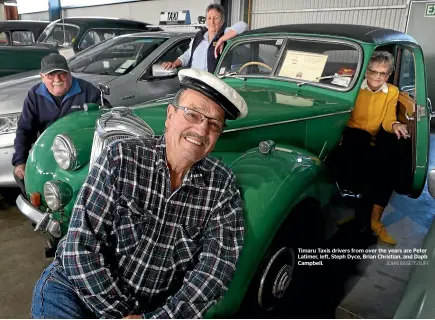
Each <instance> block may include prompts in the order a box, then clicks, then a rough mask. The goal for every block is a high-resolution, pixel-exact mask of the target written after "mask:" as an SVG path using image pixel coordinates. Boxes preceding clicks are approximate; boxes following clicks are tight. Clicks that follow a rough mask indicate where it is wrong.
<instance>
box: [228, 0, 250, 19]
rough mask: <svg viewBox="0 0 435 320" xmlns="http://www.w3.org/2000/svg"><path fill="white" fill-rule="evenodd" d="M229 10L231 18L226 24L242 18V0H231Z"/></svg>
mask: <svg viewBox="0 0 435 320" xmlns="http://www.w3.org/2000/svg"><path fill="white" fill-rule="evenodd" d="M230 10H231V12H230V14H231V18H230V21H229V22H228V23H227V25H232V24H234V23H236V22H238V21H241V20H243V0H232V1H231V8H230ZM245 22H247V21H245Z"/></svg>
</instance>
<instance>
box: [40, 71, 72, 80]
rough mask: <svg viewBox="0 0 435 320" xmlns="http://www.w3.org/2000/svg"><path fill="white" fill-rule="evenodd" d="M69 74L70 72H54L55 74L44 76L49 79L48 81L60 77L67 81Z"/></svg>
mask: <svg viewBox="0 0 435 320" xmlns="http://www.w3.org/2000/svg"><path fill="white" fill-rule="evenodd" d="M67 74H68V72H65V71H54V72H50V73H46V74H44V76H45V77H47V78H48V79H54V78H56V76H59V78H62V79H65V78H66V76H67Z"/></svg>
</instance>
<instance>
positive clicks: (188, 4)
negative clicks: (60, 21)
mask: <svg viewBox="0 0 435 320" xmlns="http://www.w3.org/2000/svg"><path fill="white" fill-rule="evenodd" d="M212 2H220V1H204V0H154V1H140V2H130V3H121V4H111V5H102V6H94V7H84V8H70V9H65V11H64V16H65V17H78V16H96V17H114V18H125V19H132V20H137V21H144V22H148V23H151V24H156V25H157V24H158V23H159V19H160V12H162V11H179V10H190V18H191V21H192V22H193V23H197V21H198V20H197V17H198V16H200V15H201V16H203V15H205V9H206V8H207V6H208V5H209V4H210V3H212Z"/></svg>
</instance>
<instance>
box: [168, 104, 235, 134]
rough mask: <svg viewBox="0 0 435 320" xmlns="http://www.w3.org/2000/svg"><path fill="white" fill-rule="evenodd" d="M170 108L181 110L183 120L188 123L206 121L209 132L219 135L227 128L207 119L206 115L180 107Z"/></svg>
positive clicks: (216, 121) (219, 122)
mask: <svg viewBox="0 0 435 320" xmlns="http://www.w3.org/2000/svg"><path fill="white" fill-rule="evenodd" d="M172 106H173V107H174V108H177V109H180V110H183V112H184V118H185V119H186V120H187V121H189V122H190V123H194V124H200V123H201V122H203V121H204V119H207V120H208V125H209V127H210V130H212V131H213V132H217V133H221V132H222V131H223V130H224V129H225V127H226V126H227V125H226V123H224V122H222V121H220V120H217V119H214V118H210V117H207V116H206V115H204V114H202V113H201V112H199V111H196V110H193V109H190V108H186V107H182V106H174V105H172Z"/></svg>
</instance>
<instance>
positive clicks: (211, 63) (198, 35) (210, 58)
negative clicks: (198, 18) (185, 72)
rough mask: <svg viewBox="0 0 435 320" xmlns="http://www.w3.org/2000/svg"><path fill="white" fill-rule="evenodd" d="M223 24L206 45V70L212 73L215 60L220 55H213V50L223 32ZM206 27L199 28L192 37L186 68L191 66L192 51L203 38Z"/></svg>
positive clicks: (217, 59) (215, 63)
mask: <svg viewBox="0 0 435 320" xmlns="http://www.w3.org/2000/svg"><path fill="white" fill-rule="evenodd" d="M225 28H226V26H225V24H223V25H222V27H221V28H220V29H219V31H218V32H217V33H216V35H215V36H214V38H213V40H212V41H211V42H210V45H209V46H208V50H207V69H208V70H207V71H208V72H210V73H214V71H215V69H216V65H217V62H218V61H219V58H220V55H218V57H217V58H215V56H214V50H215V48H216V44H217V42H218V40H219V39H220V38H221V37H222V36H223V35H224V34H225ZM207 31H208V30H207V28H201V30H199V31H198V32H197V33H196V35H195V37H194V38H193V43H192V52H191V53H190V60H189V64H188V65H187V67H188V68H191V67H192V59H193V53H194V52H195V50H196V48H197V47H198V46H199V44H200V43H201V41H202V40H203V39H204V34H205V33H206V32H207Z"/></svg>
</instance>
